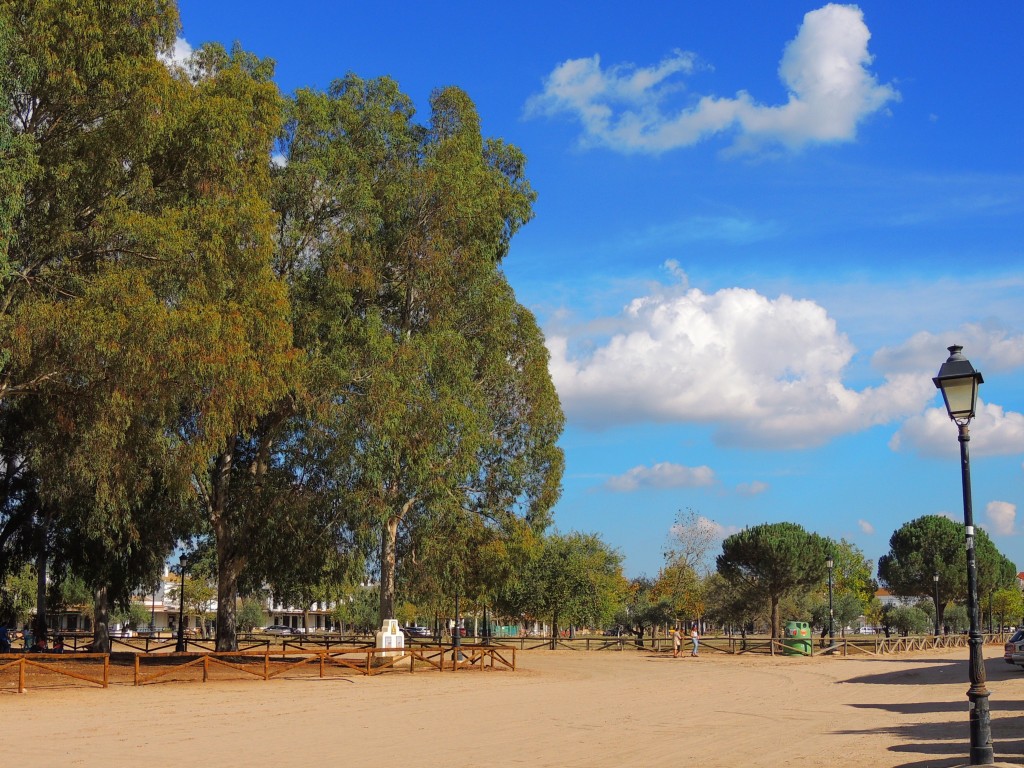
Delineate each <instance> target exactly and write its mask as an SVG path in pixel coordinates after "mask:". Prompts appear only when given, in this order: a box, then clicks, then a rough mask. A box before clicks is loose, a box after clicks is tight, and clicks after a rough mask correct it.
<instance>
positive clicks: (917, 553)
mask: <svg viewBox="0 0 1024 768" xmlns="http://www.w3.org/2000/svg"><path fill="white" fill-rule="evenodd" d="M974 547H975V559H976V562H977V569H978V594H979V596H984V595H986V594H989V593H994V592H995V591H997V590H999V589H1005V588H1011V587H1015V586H1016V570H1017V569H1016V568H1015V567H1014V564H1013V563H1011V562H1010V561H1009V560H1008V559H1007V558H1006V557H1005V556H1003V555H1002V554H1001V553H1000V552H999V551H998V550H997V549H996V547H995V544H993V543H992V539H990V538H989V536H988V534H987V533H985V531H984V530H983V529H981V528H975V539H974ZM934 574H938V576H939V582H938V591H939V620H940V622H942V621H943V613H942V611H943V608H944V606H945V605H946V604H947V603H948V602H950V601H953V600H958V601H962V600H965V599H966V597H967V555H966V550H965V548H964V526H963V524H962V523H957V522H954V521H952V520H950V519H949V518H946V517H942V516H940V515H926V516H924V517H919V518H917V519H916V520H911V521H910V522H909V523H906V524H904V525H903V526H902V527H901V528H900V529H899V530H897V531H896V532H895V533H893V535H892V537H891V538H890V539H889V552H888V553H887V554H885V555H883V556H882V557H881V558H879V560H878V575H879V578H880V579H881V580H882V583H884V584H885V585H886V586H888V588H889V589H890V590H891V591H892V592H893V593H894V594H897V595H901V596H904V597H927V598H931V597H933V595H934V592H935V582H934Z"/></svg>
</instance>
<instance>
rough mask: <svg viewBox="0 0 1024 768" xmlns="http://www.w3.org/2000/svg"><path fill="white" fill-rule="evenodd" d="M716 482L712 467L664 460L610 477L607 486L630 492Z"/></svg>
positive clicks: (688, 486)
mask: <svg viewBox="0 0 1024 768" xmlns="http://www.w3.org/2000/svg"><path fill="white" fill-rule="evenodd" d="M714 482H715V472H714V470H712V469H711V467H708V466H700V467H686V466H683V465H682V464H673V463H671V462H668V461H663V462H659V463H658V464H655V465H653V466H650V467H643V466H640V467H633V468H632V469H631V470H629V471H628V472H626V473H624V474H621V475H616V476H615V477H611V478H609V479H608V481H607V482H606V483H605V486H606V487H607V488H608V489H610V490H613V491H620V492H628V491H637V490H640V489H641V488H698V487H700V486H705V485H711V484H713V483H714Z"/></svg>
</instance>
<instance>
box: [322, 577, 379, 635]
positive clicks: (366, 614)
mask: <svg viewBox="0 0 1024 768" xmlns="http://www.w3.org/2000/svg"><path fill="white" fill-rule="evenodd" d="M379 602H380V590H379V588H378V587H375V586H374V587H365V586H360V587H357V588H355V589H353V590H351V591H350V592H349V594H347V595H345V596H344V597H342V599H340V600H339V601H338V603H337V605H336V606H335V607H334V610H332V611H331V619H332V620H333V621H335V622H337V623H338V624H340V625H341V626H342V629H343V631H348V632H357V633H361V634H367V633H369V632H374V631H376V630H377V629H379V628H380V621H379V620H378V608H379Z"/></svg>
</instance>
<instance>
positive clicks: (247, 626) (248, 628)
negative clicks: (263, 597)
mask: <svg viewBox="0 0 1024 768" xmlns="http://www.w3.org/2000/svg"><path fill="white" fill-rule="evenodd" d="M235 621H236V622H237V624H238V629H239V631H241V632H252V631H253V630H254V629H256V628H257V627H263V626H264V625H265V624H266V623H267V613H266V611H264V610H263V603H261V602H260V601H259V600H255V599H253V598H251V597H247V598H245V599H244V600H242V604H241V606H239V608H238V613H237V614H236V615H235Z"/></svg>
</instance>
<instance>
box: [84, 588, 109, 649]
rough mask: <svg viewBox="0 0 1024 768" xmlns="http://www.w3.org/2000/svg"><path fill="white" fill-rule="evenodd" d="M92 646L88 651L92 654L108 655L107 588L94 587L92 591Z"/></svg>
mask: <svg viewBox="0 0 1024 768" xmlns="http://www.w3.org/2000/svg"><path fill="white" fill-rule="evenodd" d="M92 604H93V608H92V614H93V621H92V644H91V645H90V646H89V650H90V651H91V652H93V653H110V626H109V624H110V601H109V600H107V587H106V586H105V585H104V586H100V587H94V588H93V591H92Z"/></svg>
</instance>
